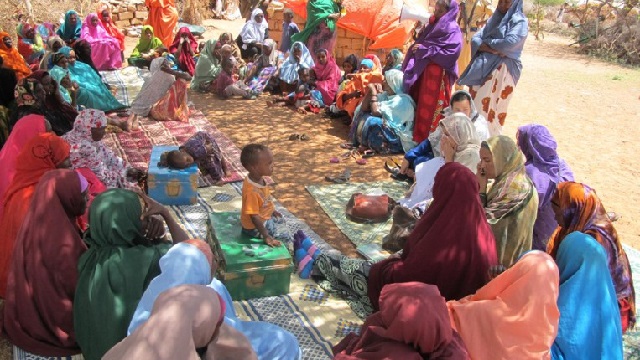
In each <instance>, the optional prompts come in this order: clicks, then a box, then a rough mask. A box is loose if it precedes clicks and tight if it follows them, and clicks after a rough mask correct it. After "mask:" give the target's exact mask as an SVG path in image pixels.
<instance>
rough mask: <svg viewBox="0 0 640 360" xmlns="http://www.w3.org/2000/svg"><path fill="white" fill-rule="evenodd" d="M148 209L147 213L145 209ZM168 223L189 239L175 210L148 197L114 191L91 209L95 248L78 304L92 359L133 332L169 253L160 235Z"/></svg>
mask: <svg viewBox="0 0 640 360" xmlns="http://www.w3.org/2000/svg"><path fill="white" fill-rule="evenodd" d="M143 209H144V210H143ZM152 215H160V216H162V218H163V219H164V221H165V222H166V224H167V226H168V227H169V231H170V233H171V237H172V239H173V242H174V243H178V242H182V241H184V240H187V238H188V236H187V234H186V233H185V232H184V230H182V229H181V228H180V225H179V224H178V223H176V221H175V220H174V219H173V217H172V216H171V214H170V213H169V210H168V209H167V208H165V207H164V206H162V205H160V204H158V203H157V202H156V201H154V200H152V199H150V198H149V197H147V196H146V195H143V194H138V193H135V192H132V191H129V190H124V189H112V190H108V191H106V192H103V193H102V194H100V195H98V196H97V197H96V198H95V199H94V200H93V203H92V204H91V209H90V210H89V226H90V227H89V231H88V233H87V234H86V236H85V242H86V244H87V246H88V247H89V250H87V252H85V253H84V254H83V255H82V256H81V257H80V260H79V263H78V285H77V287H76V294H75V300H74V303H73V313H74V328H75V333H76V338H77V339H76V340H77V341H78V344H79V345H80V348H81V349H82V353H83V355H84V358H85V359H87V360H97V359H100V358H101V357H102V356H103V355H104V354H105V353H106V352H107V351H108V350H109V349H110V348H111V347H113V346H114V345H115V344H117V343H118V342H119V341H120V340H122V339H124V338H125V337H126V336H127V328H128V327H129V322H130V321H131V318H132V316H133V313H134V312H135V310H136V307H137V306H138V302H139V301H140V298H141V297H142V293H143V292H144V290H145V289H146V288H147V285H149V282H150V281H151V280H152V279H153V278H154V277H156V276H157V275H158V274H159V273H160V267H159V263H158V261H159V260H160V258H161V257H162V256H163V255H164V254H165V253H166V252H167V251H168V250H169V248H170V247H171V243H166V242H164V241H163V240H158V239H161V238H160V237H157V235H161V234H163V232H164V224H163V223H162V221H158V218H157V217H153V216H152Z"/></svg>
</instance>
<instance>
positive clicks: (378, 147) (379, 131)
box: [350, 69, 416, 154]
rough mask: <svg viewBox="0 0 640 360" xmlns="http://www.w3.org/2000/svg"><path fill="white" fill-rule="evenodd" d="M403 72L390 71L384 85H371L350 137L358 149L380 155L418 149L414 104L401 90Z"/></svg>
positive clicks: (386, 74) (357, 114) (385, 77)
mask: <svg viewBox="0 0 640 360" xmlns="http://www.w3.org/2000/svg"><path fill="white" fill-rule="evenodd" d="M402 77H403V73H402V71H400V70H395V69H392V70H389V71H387V72H386V73H385V74H384V82H383V83H382V85H380V84H369V86H368V87H367V90H368V91H367V93H366V95H365V96H364V99H363V100H362V103H360V105H359V106H358V108H357V109H356V112H355V115H354V117H353V119H354V121H353V123H352V124H351V132H350V137H351V141H352V143H353V144H354V145H355V146H358V145H360V146H365V147H368V148H369V149H371V150H373V151H375V152H377V153H379V154H393V153H402V152H405V151H409V150H410V149H412V148H413V147H415V145H416V144H415V143H414V142H413V140H412V137H413V118H414V114H415V106H416V104H415V102H414V101H413V99H412V98H411V96H409V95H407V94H405V93H404V91H403V89H402Z"/></svg>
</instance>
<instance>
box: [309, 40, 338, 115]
mask: <svg viewBox="0 0 640 360" xmlns="http://www.w3.org/2000/svg"><path fill="white" fill-rule="evenodd" d="M320 52H324V53H325V54H326V56H327V63H326V64H324V65H322V64H320V62H317V63H315V65H314V67H313V71H314V72H315V74H316V89H317V90H318V91H320V94H322V101H323V102H324V103H325V104H333V102H334V100H335V99H336V94H337V93H338V82H339V81H340V77H341V76H342V72H341V71H340V67H338V64H336V59H334V58H333V56H331V53H330V52H329V51H328V50H327V49H320V50H318V53H320Z"/></svg>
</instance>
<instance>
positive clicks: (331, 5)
mask: <svg viewBox="0 0 640 360" xmlns="http://www.w3.org/2000/svg"><path fill="white" fill-rule="evenodd" d="M340 16H341V15H340V5H339V4H338V3H336V2H335V1H334V0H309V2H307V22H306V23H305V25H304V30H302V31H301V32H299V33H297V34H295V35H293V36H292V37H291V43H292V44H293V43H295V42H296V41H300V42H303V43H304V44H305V45H307V48H308V49H309V51H310V52H311V57H312V58H313V62H315V63H317V62H318V60H317V59H316V53H317V52H318V50H320V49H326V50H328V51H329V52H330V53H332V54H333V53H334V51H333V50H334V48H335V46H336V40H337V32H336V22H337V21H338V19H340Z"/></svg>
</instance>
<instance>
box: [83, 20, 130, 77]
mask: <svg viewBox="0 0 640 360" xmlns="http://www.w3.org/2000/svg"><path fill="white" fill-rule="evenodd" d="M80 38H81V39H82V40H85V41H87V42H88V43H89V44H90V45H91V60H92V61H93V64H94V65H95V66H96V68H97V69H98V70H115V69H120V68H121V67H122V50H120V43H119V42H118V39H116V38H114V37H112V36H111V35H109V33H108V32H107V30H105V28H104V27H102V23H101V22H100V19H98V14H96V13H91V14H89V15H87V17H86V19H85V20H84V24H82V31H81V32H80Z"/></svg>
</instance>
